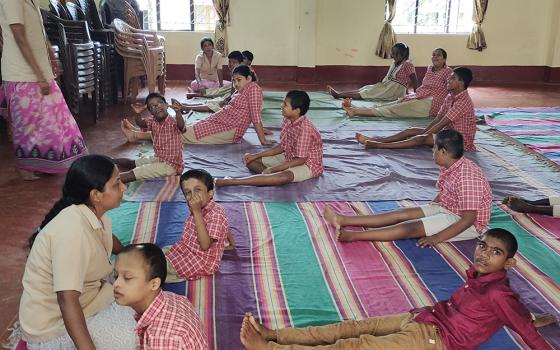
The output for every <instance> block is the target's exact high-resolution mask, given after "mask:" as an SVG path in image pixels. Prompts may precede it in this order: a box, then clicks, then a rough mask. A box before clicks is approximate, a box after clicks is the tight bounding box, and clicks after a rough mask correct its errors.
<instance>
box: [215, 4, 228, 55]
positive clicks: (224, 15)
mask: <svg viewBox="0 0 560 350" xmlns="http://www.w3.org/2000/svg"><path fill="white" fill-rule="evenodd" d="M212 2H213V4H214V8H215V9H216V13H217V14H218V23H216V29H215V30H214V48H215V49H216V50H218V51H219V52H220V53H221V54H222V55H224V56H226V57H227V55H228V53H229V52H228V45H227V24H228V19H229V0H212Z"/></svg>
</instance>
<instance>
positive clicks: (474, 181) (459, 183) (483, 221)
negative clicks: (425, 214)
mask: <svg viewBox="0 0 560 350" xmlns="http://www.w3.org/2000/svg"><path fill="white" fill-rule="evenodd" d="M436 186H437V188H438V190H439V199H440V203H439V204H440V205H441V206H442V207H444V208H446V209H447V210H449V211H451V212H452V213H455V214H457V215H459V216H461V215H462V213H463V211H465V210H476V220H475V222H474V227H475V228H476V230H477V231H478V233H480V234H482V233H484V231H486V229H487V228H488V222H489V221H490V211H491V209H492V190H491V189H490V185H489V184H488V180H486V176H484V173H483V172H482V170H481V169H480V168H479V167H478V165H476V164H475V163H473V162H472V161H471V160H469V159H467V158H465V157H461V158H460V159H459V160H457V161H456V162H455V163H453V165H452V166H450V167H449V168H448V169H445V168H443V167H440V174H439V179H438V181H437V185H436Z"/></svg>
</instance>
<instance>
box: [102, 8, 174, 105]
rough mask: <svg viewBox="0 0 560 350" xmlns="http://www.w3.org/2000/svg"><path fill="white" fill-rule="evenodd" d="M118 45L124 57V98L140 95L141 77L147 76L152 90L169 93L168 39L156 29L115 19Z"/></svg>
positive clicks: (133, 98)
mask: <svg viewBox="0 0 560 350" xmlns="http://www.w3.org/2000/svg"><path fill="white" fill-rule="evenodd" d="M113 27H114V29H115V48H116V50H117V52H118V53H119V55H121V56H122V57H123V59H124V84H123V99H124V100H125V102H126V100H127V99H128V97H129V96H130V98H131V99H132V100H135V99H136V96H138V86H139V78H140V77H142V76H146V80H147V81H148V90H149V91H150V92H154V91H155V90H156V86H157V87H158V90H159V92H160V93H162V94H164V93H165V79H166V77H165V39H164V38H163V37H162V36H159V35H157V33H156V32H151V31H146V30H140V29H135V28H133V27H131V26H130V25H128V24H126V23H125V22H124V21H123V20H121V19H118V18H116V19H114V20H113Z"/></svg>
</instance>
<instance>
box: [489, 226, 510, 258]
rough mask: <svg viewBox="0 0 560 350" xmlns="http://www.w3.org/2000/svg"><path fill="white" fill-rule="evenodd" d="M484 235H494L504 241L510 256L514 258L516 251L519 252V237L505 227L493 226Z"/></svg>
mask: <svg viewBox="0 0 560 350" xmlns="http://www.w3.org/2000/svg"><path fill="white" fill-rule="evenodd" d="M483 237H494V238H497V239H499V240H500V241H502V242H503V243H504V244H505V245H506V249H507V252H506V253H507V257H508V258H513V257H514V256H515V253H517V239H516V238H515V236H514V235H513V234H512V233H511V232H509V231H508V230H505V229H503V228H491V229H489V230H488V231H486V232H485V233H484V235H483Z"/></svg>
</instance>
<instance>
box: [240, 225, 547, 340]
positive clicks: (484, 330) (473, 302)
mask: <svg viewBox="0 0 560 350" xmlns="http://www.w3.org/2000/svg"><path fill="white" fill-rule="evenodd" d="M516 251H517V240H516V239H515V237H514V236H513V235H512V234H511V233H510V232H508V231H506V230H504V229H500V228H495V229H490V230H488V231H487V232H486V233H485V234H484V236H483V237H482V239H481V240H480V241H479V242H478V243H477V246H476V249H475V252H474V263H473V265H472V266H471V267H470V268H469V269H468V270H467V271H466V275H467V276H466V277H467V278H466V281H465V284H464V285H463V286H462V287H460V288H459V289H457V290H455V292H454V293H453V294H452V295H451V298H449V299H448V300H442V301H439V302H437V303H436V304H435V305H434V306H428V307H423V308H419V309H413V310H410V312H407V313H404V314H400V315H391V316H381V317H373V318H368V319H365V320H361V321H355V320H348V321H344V322H341V323H335V324H332V325H326V326H322V327H306V328H285V329H276V330H274V329H268V328H266V327H264V326H263V325H262V324H260V323H258V322H257V321H256V320H255V318H254V317H253V316H252V315H251V314H246V315H245V318H244V319H243V324H242V326H241V343H242V344H243V345H244V346H245V348H246V349H248V350H261V349H263V350H264V349H269V350H283V349H285V350H288V349H290V350H305V349H307V350H310V349H324V350H327V349H341V350H342V349H351V350H361V349H364V350H366V349H368V350H369V349H391V350H411V349H417V350H428V349H431V350H444V349H445V350H470V349H475V348H477V347H478V346H479V345H480V344H482V343H484V342H485V341H486V340H488V339H489V338H490V337H492V336H493V335H494V334H495V333H496V332H497V331H498V330H499V329H500V328H501V327H503V326H504V325H505V326H507V327H509V328H511V329H512V330H514V331H515V332H516V333H517V334H519V335H520V336H521V338H522V339H523V341H525V343H526V344H527V345H528V346H529V347H530V348H531V349H533V350H549V349H552V347H551V346H550V344H548V343H547V342H546V340H544V338H543V337H542V336H541V335H540V334H539V333H538V332H537V330H536V328H538V327H544V326H547V325H549V324H552V323H555V322H556V319H555V318H554V316H552V315H548V314H545V315H531V314H530V313H529V311H528V310H527V308H526V307H525V305H523V304H522V303H521V301H520V300H519V296H518V295H517V294H516V293H515V292H514V291H513V290H512V289H511V287H510V286H509V281H508V277H507V270H509V269H510V268H512V267H513V266H514V265H515V259H514V256H515V253H516Z"/></svg>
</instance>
